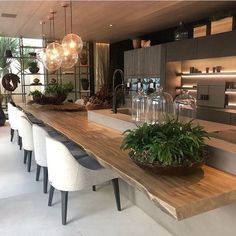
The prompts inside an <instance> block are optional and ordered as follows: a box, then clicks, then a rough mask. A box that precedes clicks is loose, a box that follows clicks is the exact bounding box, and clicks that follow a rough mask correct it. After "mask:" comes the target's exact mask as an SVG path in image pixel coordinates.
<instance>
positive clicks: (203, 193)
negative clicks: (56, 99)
mask: <svg viewBox="0 0 236 236" xmlns="http://www.w3.org/2000/svg"><path fill="white" fill-rule="evenodd" d="M20 106H21V107H22V108H23V109H24V110H26V111H28V112H30V113H31V114H33V115H34V116H35V117H37V118H38V119H41V120H42V121H44V122H45V123H46V124H48V125H50V126H52V127H53V128H55V129H56V130H58V131H60V132H61V133H63V134H64V135H66V136H67V137H68V138H69V139H71V140H73V141H74V142H76V143H78V144H79V145H81V146H82V147H84V149H85V150H86V151H87V152H88V153H89V154H91V155H92V156H93V157H94V158H96V159H97V160H98V161H99V162H100V163H101V164H102V165H104V166H105V167H108V168H112V169H113V170H115V171H117V172H118V174H119V175H120V177H121V178H122V179H123V180H124V181H126V182H127V183H129V184H130V185H132V186H134V187H135V188H137V189H138V190H140V191H142V192H143V193H144V194H146V195H147V197H148V198H149V199H150V200H151V201H153V202H154V203H155V204H156V205H157V206H158V207H160V208H161V209H162V210H163V211H165V212H167V213H168V214H169V215H171V216H172V217H174V218H175V219H177V220H182V219H185V218H187V217H191V216H193V215H196V214H200V213H202V212H206V211H209V210H212V209H215V208H218V207H221V206H224V205H226V204H229V203H232V202H234V201H235V200H236V177H235V176H233V175H230V174H227V173H225V172H222V171H219V170H216V169H214V168H211V167H208V166H204V167H203V170H202V171H199V172H198V173H196V174H194V175H190V176H185V177H173V176H172V177H170V176H157V175H154V174H152V173H149V172H146V171H144V170H143V169H141V168H140V167H138V166H136V165H135V164H134V163H133V162H132V161H131V160H130V159H129V157H128V154H127V153H125V152H123V151H121V150H120V145H121V141H122V135H121V134H120V133H119V132H116V131H114V130H112V129H109V128H105V127H103V126H100V125H97V124H95V123H93V122H88V121H87V115H86V112H73V113H70V112H58V111H48V110H47V111H45V110H44V109H43V108H40V109H36V108H34V107H32V106H29V105H20Z"/></svg>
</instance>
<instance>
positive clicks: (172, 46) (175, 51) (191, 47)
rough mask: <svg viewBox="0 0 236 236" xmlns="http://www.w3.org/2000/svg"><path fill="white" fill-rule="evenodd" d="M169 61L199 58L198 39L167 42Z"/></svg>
mask: <svg viewBox="0 0 236 236" xmlns="http://www.w3.org/2000/svg"><path fill="white" fill-rule="evenodd" d="M166 46H167V54H166V60H167V61H180V60H189V59H195V58H197V40H196V39H187V40H182V41H175V42H171V43H168V44H166Z"/></svg>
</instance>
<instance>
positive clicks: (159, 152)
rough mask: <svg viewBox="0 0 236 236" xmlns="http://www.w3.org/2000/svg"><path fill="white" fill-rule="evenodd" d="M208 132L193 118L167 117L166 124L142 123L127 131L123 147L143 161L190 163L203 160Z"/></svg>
mask: <svg viewBox="0 0 236 236" xmlns="http://www.w3.org/2000/svg"><path fill="white" fill-rule="evenodd" d="M205 137H208V135H207V132H206V131H204V129H203V128H202V127H201V126H199V125H193V123H192V121H190V122H188V123H181V122H179V121H177V120H170V119H169V120H167V121H166V123H163V124H157V123H156V124H147V123H145V124H143V125H142V126H140V127H138V128H137V129H134V130H127V131H126V132H125V137H124V139H123V142H122V145H121V149H123V150H129V151H130V155H131V156H133V157H136V158H138V160H139V161H141V162H143V163H150V164H153V163H157V164H159V165H164V166H167V165H171V166H179V165H186V166H187V165H190V164H191V163H195V162H198V161H201V160H202V159H203V155H202V154H203V149H204V146H205V144H204V138H205Z"/></svg>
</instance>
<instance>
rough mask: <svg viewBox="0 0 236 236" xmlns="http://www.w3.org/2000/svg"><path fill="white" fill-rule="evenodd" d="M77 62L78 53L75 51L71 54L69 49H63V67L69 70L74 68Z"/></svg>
mask: <svg viewBox="0 0 236 236" xmlns="http://www.w3.org/2000/svg"><path fill="white" fill-rule="evenodd" d="M77 61H78V53H77V52H73V51H72V52H71V51H70V50H69V49H68V48H67V47H63V52H62V63H61V67H62V68H65V69H69V68H71V67H73V66H74V65H75V64H76V63H77Z"/></svg>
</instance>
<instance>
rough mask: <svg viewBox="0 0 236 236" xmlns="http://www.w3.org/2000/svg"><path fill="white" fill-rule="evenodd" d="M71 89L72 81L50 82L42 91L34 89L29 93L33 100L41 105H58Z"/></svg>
mask: <svg viewBox="0 0 236 236" xmlns="http://www.w3.org/2000/svg"><path fill="white" fill-rule="evenodd" d="M72 90H73V84H72V83H66V84H51V85H47V86H46V87H45V92H44V93H42V92H40V91H38V90H35V91H33V92H30V94H29V95H31V96H32V97H33V101H34V102H35V103H39V104H41V105H44V104H54V105H60V104H62V103H63V102H64V101H65V100H66V98H67V96H68V94H69V93H70V92H71V91H72Z"/></svg>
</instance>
